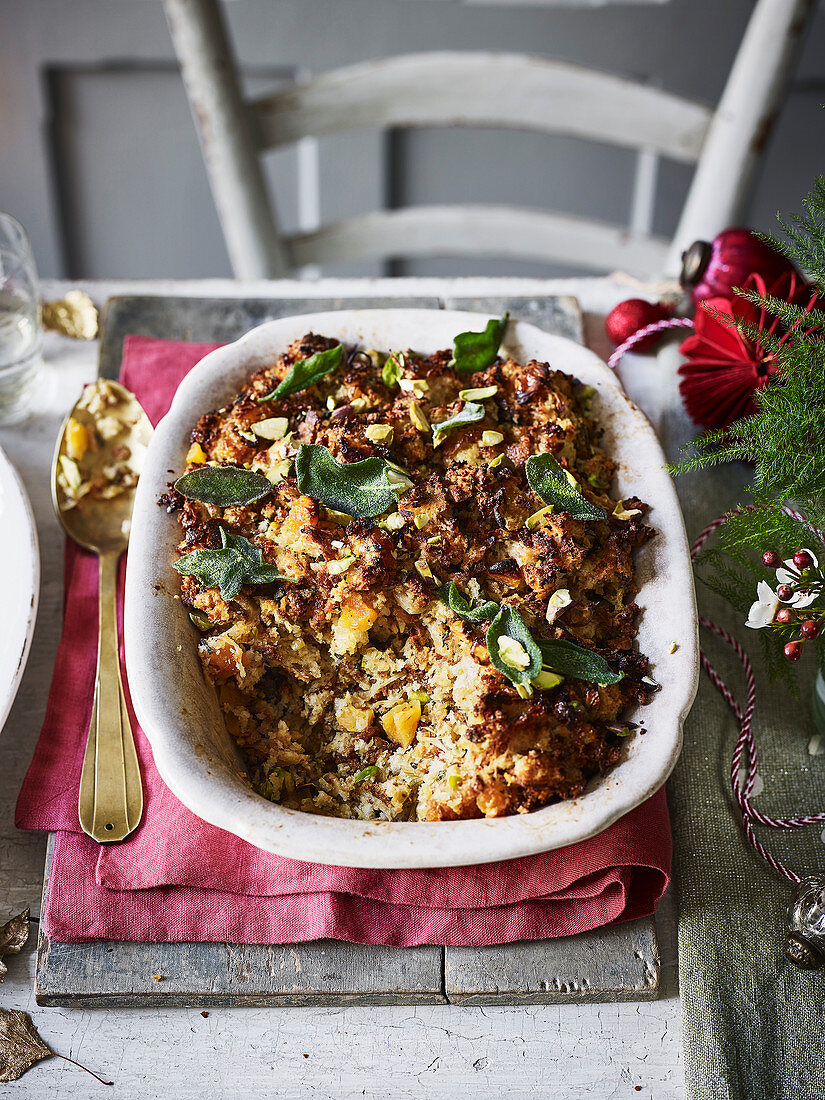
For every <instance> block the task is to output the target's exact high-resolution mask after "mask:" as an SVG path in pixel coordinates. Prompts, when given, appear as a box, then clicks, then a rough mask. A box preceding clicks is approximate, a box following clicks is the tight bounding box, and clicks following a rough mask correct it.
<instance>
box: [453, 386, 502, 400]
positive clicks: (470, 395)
mask: <svg viewBox="0 0 825 1100" xmlns="http://www.w3.org/2000/svg"><path fill="white" fill-rule="evenodd" d="M497 393H498V386H479V387H478V388H476V389H469V390H459V391H458V396H459V397H460V398H461V400H462V401H484V400H485V399H486V398H488V397H495V395H496V394H497Z"/></svg>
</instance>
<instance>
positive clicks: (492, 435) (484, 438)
mask: <svg viewBox="0 0 825 1100" xmlns="http://www.w3.org/2000/svg"><path fill="white" fill-rule="evenodd" d="M503 442H504V436H503V435H502V434H501V432H493V431H490V430H489V429H488V430H487V431H484V432H482V433H481V446H482V447H497V446H498V445H499V443H503Z"/></svg>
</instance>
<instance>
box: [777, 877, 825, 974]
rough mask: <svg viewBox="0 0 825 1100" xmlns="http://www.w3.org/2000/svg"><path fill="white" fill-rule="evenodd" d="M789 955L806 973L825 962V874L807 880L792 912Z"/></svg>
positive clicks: (804, 879)
mask: <svg viewBox="0 0 825 1100" xmlns="http://www.w3.org/2000/svg"><path fill="white" fill-rule="evenodd" d="M788 915H789V917H790V921H789V926H788V938H787V939H786V941H785V954H786V955H787V957H788V958H789V959H790V960H791V962H793V963H796V965H797V966H800V967H802V968H803V969H805V970H815V969H816V968H817V967H819V966H821V965H822V964H823V962H825V875H810V876H809V877H808V878H803V879H802V881H801V882H800V883H799V886H798V887H797V891H796V897H795V898H794V901H793V903H792V905H791V907H790V909H789V911H788Z"/></svg>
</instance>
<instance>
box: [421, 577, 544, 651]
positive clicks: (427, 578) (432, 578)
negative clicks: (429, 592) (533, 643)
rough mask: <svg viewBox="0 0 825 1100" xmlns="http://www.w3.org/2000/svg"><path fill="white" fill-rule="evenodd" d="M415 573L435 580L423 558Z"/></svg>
mask: <svg viewBox="0 0 825 1100" xmlns="http://www.w3.org/2000/svg"><path fill="white" fill-rule="evenodd" d="M415 571H416V573H418V575H419V577H424V578H425V580H435V578H434V577H433V572H432V570H431V569H430V567H429V565H428V563H427V562H426V561H425V560H424V558H419V559H418V561H416V563H415ZM528 663H529V662H528ZM525 667H526V666H525Z"/></svg>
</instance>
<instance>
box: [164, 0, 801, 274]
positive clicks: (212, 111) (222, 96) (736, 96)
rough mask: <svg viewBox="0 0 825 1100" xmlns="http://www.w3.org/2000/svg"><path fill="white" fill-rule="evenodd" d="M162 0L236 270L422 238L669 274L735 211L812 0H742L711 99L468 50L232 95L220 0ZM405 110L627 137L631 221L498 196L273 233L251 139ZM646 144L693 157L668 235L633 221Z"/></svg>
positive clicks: (270, 142) (467, 248)
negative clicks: (743, 23) (527, 206)
mask: <svg viewBox="0 0 825 1100" xmlns="http://www.w3.org/2000/svg"><path fill="white" fill-rule="evenodd" d="M163 3H164V7H165V9H166V14H167V18H168V21H169V26H170V29H171V32H172V38H173V41H174V45H175V50H176V52H177V54H178V57H179V59H180V64H181V70H182V73H183V78H184V83H185V85H186V90H187V93H188V95H189V99H190V103H191V106H192V114H193V117H194V119H195V124H196V127H197V129H198V132H199V135H200V139H201V145H202V148H203V153H204V160H205V162H206V167H207V170H208V173H209V179H210V183H211V186H212V191H213V194H214V196H215V202H216V205H217V208H218V213H219V216H220V219H221V225H222V228H223V231H224V236H225V237H226V241H227V247H228V249H229V254H230V258H231V260H232V266H233V268H234V270H235V274H236V275H238V276H240V277H247V278H254V277H259V276H279V275H283V274H286V272H287V271H288V270H289V269H290V267H295V266H304V265H306V264H309V263H319V262H333V261H338V260H344V259H349V258H351V257H354V256H358V257H361V256H367V255H373V256H376V255H377V256H384V257H388V256H404V255H424V254H430V255H437V254H441V255H444V254H448V255H473V254H475V255H490V254H495V255H499V256H508V257H510V256H512V257H519V258H521V259H541V260H557V261H562V262H566V263H570V264H571V265H575V266H576V267H585V268H591V267H592V268H594V269H597V270H601V271H610V270H613V269H616V268H624V269H626V270H627V271H630V272H633V273H636V274H640V275H660V274H662V273H663V272H664V273H667V274H673V273H675V271H677V270H678V259H679V254H680V252H681V251H682V249H684V248H685V247H687V246H688V245H689V244H690V242H691V241H692V240H693V239H694V238H696V237H705V238H710V237H712V236H713V235H714V234H715V233H716V232H718V230H719V229H721V228H723V227H724V226H725V225H728V224H731V223H732V222H734V221H737V220H738V219H739V218H741V217H742V215H743V205H744V201H745V199H746V197H747V195H748V193H749V190H750V187H751V185H752V181H753V177H754V170H755V167H756V165H757V163H758V160H759V158H760V156H761V154H762V151H763V149H764V146H765V142H766V140H767V136H768V134H769V132H770V126H771V122H772V121H773V118H774V116H775V115H776V113H777V111H778V109H779V105H780V104H781V101H782V96H783V93H784V91H785V89H786V87H787V84H788V80H789V76H790V73H791V71H792V67H793V63H794V60H795V58H796V55H797V52H798V49H799V45H800V42H801V39H802V35H803V33H804V30H805V29H806V27H807V25H808V23H809V22H810V19H811V17H812V15H813V12H814V10H815V0H756V2H755V5H754V10H753V14H752V15H751V17H750V21H749V23H748V27H747V30H746V33H745V35H744V37H743V39H742V44H741V46H740V48H739V51H738V53H737V56H736V61H735V63H734V66H733V68H732V70H731V74H730V77H729V78H728V81H727V84H726V87H725V91H724V93H723V95H722V99H721V101H720V103H719V106H718V107H717V108H716V110H715V111H711V110H709V109H708V108H707V107H704V106H702V105H700V104H696V103H693V102H691V101H690V100H687V99H684V98H682V97H680V96H675V95H671V94H669V93H666V92H662V91H660V90H658V89H656V88H653V87H650V86H645V85H640V84H635V83H633V82H632V81H629V80H625V79H623V78H621V77H617V76H611V75H609V74H606V73H600V72H593V71H591V70H587V69H583V68H581V67H580V66H578V65H571V64H567V63H565V62H561V61H555V60H551V59H547V58H543V57H537V56H533V55H526V54H512V53H500V52H499V53H492V52H480V51H460V52H454V51H436V52H431V53H424V54H407V55H402V56H400V57H393V58H389V59H386V60H380V61H369V62H365V63H362V64H358V65H352V66H349V67H347V68H344V69H339V70H337V71H335V72H331V73H326V74H325V75H323V76H320V77H317V78H315V79H313V80H310V81H307V82H306V83H299V84H296V85H293V86H292V87H290V88H288V89H285V90H283V91H280V92H276V93H275V94H274V95H269V96H265V97H264V98H262V99H258V100H256V101H254V102H251V103H245V102H244V101H243V100H242V98H241V94H240V91H239V79H238V75H237V67H236V64H235V59H234V57H233V53H232V49H231V46H230V44H229V40H228V37H227V34H226V27H225V25H224V22H223V18H222V14H221V10H220V4H219V2H218V0H163ZM412 126H501V127H509V128H518V129H527V130H537V131H541V132H544V133H558V134H566V135H575V136H577V137H581V138H587V139H590V140H595V141H600V142H605V143H608V144H613V145H618V146H624V147H629V148H633V149H636V150H638V151H639V157H640V161H639V170H638V171H637V178H636V187H635V191H634V202H633V211H632V218H631V228H630V229H629V230H628V229H625V228H622V227H620V226H615V227H614V226H608V225H603V224H601V223H598V222H588V221H586V220H584V219H581V218H575V217H565V216H562V215H556V214H550V213H541V212H539V211H524V210H519V209H518V208H510V207H493V208H489V207H486V208H478V207H469V208H467V207H464V208H455V207H451V208H443V207H423V208H412V209H410V210H406V211H403V212H401V211H389V212H386V211H385V212H378V213H376V214H369V215H363V216H360V217H357V218H354V219H350V220H349V222H347V223H338V224H337V225H331V226H325V227H323V228H322V229H320V230H318V231H317V232H315V233H307V234H299V235H297V236H295V237H292V238H289V239H285V238H284V237H283V236H282V235H281V234H279V229H278V224H277V219H276V216H275V208H274V205H273V204H272V202H271V200H268V199H267V195H266V189H265V186H264V178H263V173H262V171H261V166H260V158H259V153H260V151H261V150H262V149H265V148H269V147H273V146H280V145H285V144H288V143H292V142H296V141H299V140H300V139H302V138H306V137H320V136H322V135H325V134H332V133H336V132H341V131H350V130H356V129H374V128H380V129H386V128H391V127H412ZM658 156H664V157H669V158H671V159H673V160H677V161H682V162H685V163H697V170H696V172H695V174H694V179H693V182H692V184H691V187H690V191H689V193H688V198H687V202H686V204H685V208H684V211H683V214H682V218H681V220H680V223H679V226H678V229H677V232H676V235H675V237H674V240H673V242H672V245H671V248H670V250H669V251H667V250H665V249H663V246H662V242H661V241H658V240H655V239H651V238H649V237H646V236H645V235H644V234H643V233H641V232H640V230H643V229H646V228H647V227H648V226H649V224H650V221H651V212H652V208H653V192H654V190H655V182H656V164H657V157H658ZM462 210H463V213H462ZM428 218H429V219H432V220H431V221H430V222H429V224H428V222H427V219H428ZM505 222H506V224H505Z"/></svg>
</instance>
